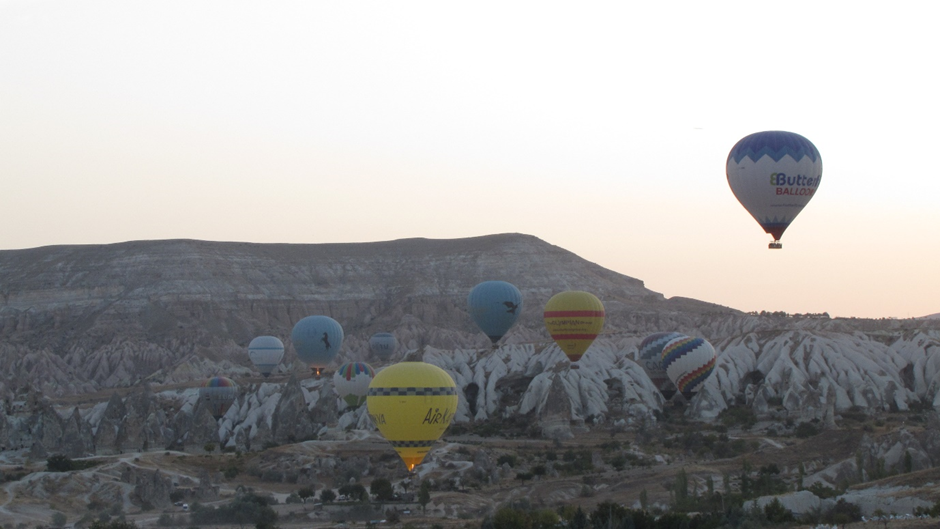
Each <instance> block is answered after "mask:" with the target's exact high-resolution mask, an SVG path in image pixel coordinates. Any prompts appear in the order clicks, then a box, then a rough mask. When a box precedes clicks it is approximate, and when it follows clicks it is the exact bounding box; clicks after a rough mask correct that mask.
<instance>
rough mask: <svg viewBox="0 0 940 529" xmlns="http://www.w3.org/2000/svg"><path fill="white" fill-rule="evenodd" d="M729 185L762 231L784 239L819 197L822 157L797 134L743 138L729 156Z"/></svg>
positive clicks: (776, 239) (775, 245) (775, 243)
mask: <svg viewBox="0 0 940 529" xmlns="http://www.w3.org/2000/svg"><path fill="white" fill-rule="evenodd" d="M726 172H727V175H728V185H729V186H731V191H732V192H733V193H734V196H735V197H736V198H737V199H738V202H740V203H741V205H742V206H744V209H746V210H747V211H748V213H750V214H751V216H753V217H754V219H755V220H756V221H757V223H758V224H760V227H761V228H764V231H765V232H767V233H769V234H770V235H771V236H773V238H774V240H773V242H771V243H770V248H782V247H783V245H782V244H781V243H780V238H781V237H782V236H783V232H784V231H785V230H786V229H787V227H788V226H790V223H791V222H793V219H794V218H796V216H797V215H798V214H799V213H800V211H801V210H802V209H803V207H804V206H806V204H807V203H808V202H809V200H810V199H811V198H813V195H814V194H815V193H816V188H817V187H819V183H820V181H821V180H822V157H821V156H820V155H819V151H818V150H817V149H816V146H815V145H813V144H812V142H810V141H809V140H807V139H806V138H804V137H803V136H800V135H799V134H795V133H793V132H784V131H780V130H772V131H767V132H757V133H754V134H751V135H750V136H745V137H744V138H742V139H741V140H740V141H738V143H736V144H735V145H734V147H732V149H731V152H730V153H729V154H728V161H727V167H726Z"/></svg>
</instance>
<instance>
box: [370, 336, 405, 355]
mask: <svg viewBox="0 0 940 529" xmlns="http://www.w3.org/2000/svg"><path fill="white" fill-rule="evenodd" d="M396 349H398V340H396V339H395V335H394V334H392V333H390V332H377V333H375V334H373V335H372V338H369V350H370V351H372V354H374V355H375V356H376V357H378V359H379V360H388V359H389V358H391V357H392V354H394V353H395V350H396Z"/></svg>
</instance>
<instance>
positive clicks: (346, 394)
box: [333, 362, 375, 408]
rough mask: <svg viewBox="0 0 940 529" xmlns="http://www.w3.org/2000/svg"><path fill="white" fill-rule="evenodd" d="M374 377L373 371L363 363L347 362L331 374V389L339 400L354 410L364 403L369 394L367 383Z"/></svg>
mask: <svg viewBox="0 0 940 529" xmlns="http://www.w3.org/2000/svg"><path fill="white" fill-rule="evenodd" d="M373 377H375V370H374V369H372V366H370V365H369V364H366V363H364V362H348V363H345V364H343V365H341V366H339V369H337V370H336V373H333V389H334V390H336V394H337V395H339V398H341V399H343V400H344V401H346V404H347V405H348V406H349V407H351V408H355V407H358V406H361V405H362V403H363V402H365V401H366V395H368V394H369V383H370V382H372V378H373Z"/></svg>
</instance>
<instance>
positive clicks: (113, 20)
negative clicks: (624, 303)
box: [0, 0, 940, 318]
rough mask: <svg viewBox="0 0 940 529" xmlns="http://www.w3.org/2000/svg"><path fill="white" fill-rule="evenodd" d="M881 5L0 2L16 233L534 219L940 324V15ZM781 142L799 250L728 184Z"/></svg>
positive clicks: (362, 235)
mask: <svg viewBox="0 0 940 529" xmlns="http://www.w3.org/2000/svg"><path fill="white" fill-rule="evenodd" d="M827 5H828V6H830V7H828V8H827V7H825V6H827ZM869 5H871V4H870V3H851V4H850V3H849V2H819V1H812V2H786V3H785V4H780V3H779V2H778V3H770V2H753V1H742V2H692V1H689V2H672V3H667V2H617V3H612V4H603V3H601V4H598V3H591V4H587V5H585V3H582V2H570V3H555V2H519V3H514V2H479V1H474V2H467V3H462V4H455V3H452V2H437V1H436V2H308V1H304V2H286V3H285V2H269V1H250V2H238V1H224V2H222V1H218V2H192V1H186V2H171V1H159V2H141V1H126V0H121V1H114V2H98V1H56V2H51V1H19V0H0V182H2V185H3V187H2V192H0V249H17V248H29V247H36V246H46V245H53V244H75V243H112V242H121V241H127V240H139V239H168V238H192V239H205V240H223V241H250V242H294V243H323V242H360V241H378V240H390V239H399V238H406V237H428V238H456V237H469V236H477V235H487V234H493V233H504V232H520V233H527V234H531V235H535V236H537V237H539V238H541V239H543V240H545V241H548V242H550V243H552V244H555V245H558V246H561V247H563V248H566V249H568V250H570V251H572V252H575V253H577V254H578V255H580V256H582V257H584V258H585V259H588V260H590V261H594V262H596V263H598V264H600V265H602V266H605V267H607V268H610V269H613V270H616V271H618V272H621V273H624V274H626V275H629V276H632V277H636V278H639V279H642V280H644V281H645V282H646V286H647V287H648V288H650V289H652V290H655V291H658V292H662V293H663V294H665V295H666V296H670V297H671V296H685V297H691V298H696V299H701V300H705V301H711V302H715V303H720V304H722V305H727V306H730V307H734V308H737V309H741V310H783V311H787V312H791V313H803V312H823V311H827V312H829V313H830V314H831V315H833V316H860V317H902V318H904V317H909V316H923V315H926V314H931V313H937V312H940V272H938V271H940V243H938V241H937V240H936V239H934V238H933V237H934V236H936V231H937V229H938V228H940V213H938V207H937V202H938V197H940V175H938V172H937V168H936V166H934V164H933V158H934V157H935V156H936V154H937V152H938V148H940V132H938V121H940V103H938V99H940V96H938V95H937V94H938V90H940V88H938V81H940V73H938V67H937V61H938V59H937V51H938V50H940V31H937V29H936V27H935V23H936V20H937V19H938V14H940V7H937V6H936V4H935V3H934V2H928V1H924V2H894V3H891V4H879V6H880V7H881V9H871V8H868V7H866V6H869ZM849 6H851V7H849ZM773 129H779V130H789V131H793V132H797V133H800V134H802V135H803V136H806V137H807V138H809V139H810V140H811V141H812V142H813V143H815V144H816V146H817V147H818V149H819V151H820V153H821V154H822V158H823V164H824V170H823V178H822V183H821V184H820V187H819V190H818V192H817V193H816V195H815V197H814V198H813V200H812V201H811V202H810V203H809V205H808V206H807V207H806V209H804V210H803V212H802V213H801V214H800V216H799V217H798V218H797V219H796V221H795V222H794V223H793V224H792V225H791V227H790V228H789V230H788V231H787V232H786V234H785V235H784V237H783V239H782V241H783V250H768V249H767V243H768V242H770V236H768V235H766V234H765V233H764V232H763V231H762V230H761V228H760V227H759V226H758V225H757V223H756V222H755V221H754V220H753V219H752V218H751V216H750V215H749V214H748V213H747V212H746V211H745V210H744V209H743V208H742V207H741V206H740V205H739V204H738V202H737V200H736V199H735V198H734V196H733V194H732V193H731V191H730V189H729V188H728V183H727V179H726V177H725V160H726V158H727V155H728V151H729V150H730V149H731V147H732V146H733V145H734V143H735V142H737V140H738V139H740V138H741V137H743V136H745V135H747V134H750V133H752V132H757V131H761V130H773ZM494 279H496V278H494Z"/></svg>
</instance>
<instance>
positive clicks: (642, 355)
mask: <svg viewBox="0 0 940 529" xmlns="http://www.w3.org/2000/svg"><path fill="white" fill-rule="evenodd" d="M683 336H685V335H684V334H681V333H677V332H657V333H654V334H651V335H649V336H647V337H646V338H643V341H642V342H640V345H639V346H638V347H637V355H636V356H637V363H638V364H640V367H642V368H643V371H645V372H646V376H648V377H650V382H652V383H653V385H654V386H656V389H658V390H659V392H660V393H662V394H663V397H664V398H665V399H666V400H669V399H671V398H672V396H673V395H675V394H676V385H675V384H673V383H672V381H671V380H669V375H667V374H666V369H665V368H664V367H663V347H665V346H666V344H667V343H669V342H671V341H672V340H674V339H676V338H681V337H683Z"/></svg>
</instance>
